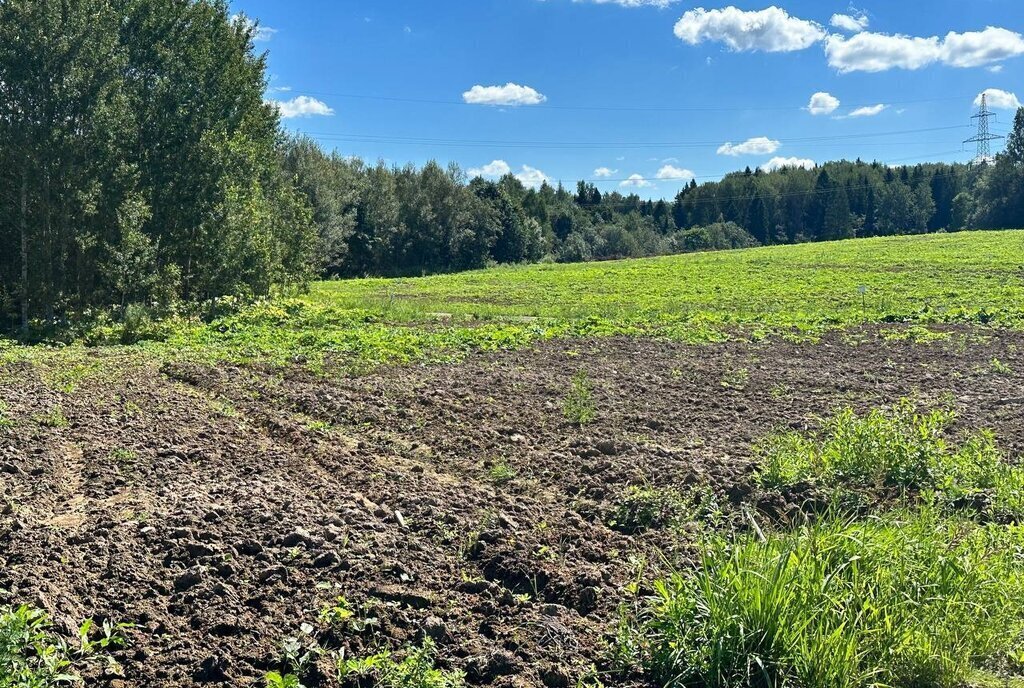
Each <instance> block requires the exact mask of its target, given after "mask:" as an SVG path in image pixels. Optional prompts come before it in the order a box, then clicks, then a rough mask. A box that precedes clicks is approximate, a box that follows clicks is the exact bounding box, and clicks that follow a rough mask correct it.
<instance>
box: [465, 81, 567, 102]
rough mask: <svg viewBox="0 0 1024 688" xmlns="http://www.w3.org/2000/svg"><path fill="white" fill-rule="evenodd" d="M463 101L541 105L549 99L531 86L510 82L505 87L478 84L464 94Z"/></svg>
mask: <svg viewBox="0 0 1024 688" xmlns="http://www.w3.org/2000/svg"><path fill="white" fill-rule="evenodd" d="M462 100H464V101H465V102H467V103H470V104H472V105H540V104H541V103H543V102H544V101H546V100H547V97H546V96H544V95H543V94H542V93H538V92H537V91H536V90H535V89H533V88H530V87H529V86H520V85H519V84H513V83H512V82H509V83H507V84H505V85H504V86H480V85H479V84H477V85H476V86H474V87H473V88H471V89H469V90H468V91H466V92H465V93H463V94H462Z"/></svg>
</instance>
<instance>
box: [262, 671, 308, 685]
mask: <svg viewBox="0 0 1024 688" xmlns="http://www.w3.org/2000/svg"><path fill="white" fill-rule="evenodd" d="M264 681H265V683H266V686H267V688H303V686H302V682H301V681H300V680H299V677H298V676H296V675H295V674H281V673H280V672H277V671H270V672H267V675H266V676H265V677H264Z"/></svg>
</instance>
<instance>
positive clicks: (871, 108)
mask: <svg viewBox="0 0 1024 688" xmlns="http://www.w3.org/2000/svg"><path fill="white" fill-rule="evenodd" d="M887 107H889V106H888V105H883V104H882V103H879V104H878V105H866V106H864V107H859V108H857V109H856V110H854V111H853V112H851V113H850V114H848V115H847V117H874V116H875V115H877V114H880V113H881V112H882V110H885V109H886V108H887Z"/></svg>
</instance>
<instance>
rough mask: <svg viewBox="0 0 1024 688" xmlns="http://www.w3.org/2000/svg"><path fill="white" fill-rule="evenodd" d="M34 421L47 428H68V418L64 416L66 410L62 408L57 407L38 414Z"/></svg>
mask: <svg viewBox="0 0 1024 688" xmlns="http://www.w3.org/2000/svg"><path fill="white" fill-rule="evenodd" d="M32 419H33V420H34V421H35V422H37V423H39V424H40V425H42V426H44V427H47V428H66V427H67V426H68V419H67V416H65V415H64V409H62V408H61V407H60V406H55V407H53V408H52V409H50V410H49V411H47V412H46V413H40V414H37V415H35V416H33V417H32Z"/></svg>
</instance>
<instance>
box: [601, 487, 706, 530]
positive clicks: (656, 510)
mask: <svg viewBox="0 0 1024 688" xmlns="http://www.w3.org/2000/svg"><path fill="white" fill-rule="evenodd" d="M720 516H721V512H720V510H719V508H718V503H717V499H716V498H715V495H714V493H712V492H711V491H710V490H709V489H707V488H691V489H690V490H688V491H682V490H678V489H675V488H672V487H638V486H636V485H631V486H629V487H628V488H627V489H626V491H625V493H624V494H623V495H622V497H621V498H620V499H619V501H618V504H617V505H616V507H615V510H614V511H613V512H612V514H611V516H610V517H609V518H608V526H609V527H610V528H613V529H615V530H618V531H620V532H622V533H626V534H635V533H640V532H643V531H645V530H651V529H655V528H671V527H675V526H678V525H680V524H682V523H688V522H694V521H711V522H716V521H717V520H719V517H720Z"/></svg>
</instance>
